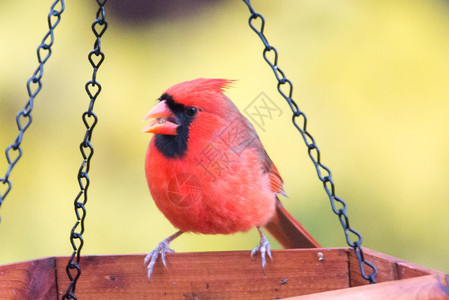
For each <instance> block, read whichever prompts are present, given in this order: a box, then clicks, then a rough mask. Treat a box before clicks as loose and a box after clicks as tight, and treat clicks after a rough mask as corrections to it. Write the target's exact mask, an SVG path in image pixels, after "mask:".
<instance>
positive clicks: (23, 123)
mask: <svg viewBox="0 0 449 300" xmlns="http://www.w3.org/2000/svg"><path fill="white" fill-rule="evenodd" d="M64 9H65V3H64V0H56V1H55V2H53V4H52V5H51V7H50V12H49V13H48V17H47V21H48V28H49V30H48V32H47V34H45V36H44V38H43V39H42V41H41V44H40V45H39V46H38V47H37V60H38V62H39V66H38V67H37V69H36V70H35V71H34V73H33V75H32V76H31V77H30V79H28V81H27V92H28V97H29V100H28V102H27V103H26V104H25V107H24V109H23V110H21V111H19V112H18V113H17V116H16V123H17V128H18V129H19V134H18V135H17V138H16V140H15V141H14V143H12V144H11V145H9V146H8V147H6V150H5V154H6V161H7V162H8V170H7V171H6V174H5V176H4V177H2V178H0V183H1V185H0V207H1V205H2V203H3V200H5V198H6V196H7V195H8V193H9V192H10V191H11V187H12V184H11V181H10V180H9V176H10V175H11V171H12V169H13V168H14V166H15V165H16V164H17V162H18V161H19V159H20V158H21V157H22V147H20V144H21V143H22V139H23V135H24V133H25V131H26V130H27V129H28V127H30V124H31V122H32V117H31V111H32V110H33V106H34V99H35V98H36V96H37V94H39V92H40V91H41V89H42V82H41V79H42V76H43V75H44V64H45V63H46V62H47V61H48V59H49V58H50V56H51V53H52V51H51V46H53V42H54V40H55V37H54V30H55V28H56V26H58V24H59V22H60V21H61V14H62V13H63V11H64ZM3 186H6V189H5V190H4V191H3V192H2V191H1V189H2V188H3ZM0 220H1V219H0Z"/></svg>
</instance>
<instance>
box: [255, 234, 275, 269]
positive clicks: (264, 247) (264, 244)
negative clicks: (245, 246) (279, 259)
mask: <svg viewBox="0 0 449 300" xmlns="http://www.w3.org/2000/svg"><path fill="white" fill-rule="evenodd" d="M259 233H260V243H259V245H257V247H254V248H253V250H251V257H253V256H254V254H256V253H257V252H260V257H261V259H262V271H263V273H264V274H265V266H266V264H267V260H266V254H268V256H269V257H270V259H272V257H271V247H270V243H269V242H268V240H267V238H266V237H265V236H264V235H263V233H262V231H260V230H259Z"/></svg>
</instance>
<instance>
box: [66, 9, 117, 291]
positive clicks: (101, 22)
mask: <svg viewBox="0 0 449 300" xmlns="http://www.w3.org/2000/svg"><path fill="white" fill-rule="evenodd" d="M106 1H107V0H103V1H100V0H97V3H98V5H99V8H98V11H97V14H96V20H95V21H94V22H93V23H92V27H91V28H92V32H93V33H94V35H95V43H94V49H93V50H92V51H91V52H89V55H88V60H89V63H90V64H91V66H92V68H93V72H92V79H91V80H89V81H88V82H87V83H86V85H85V90H86V93H87V95H88V96H89V99H90V102H89V107H88V109H87V111H85V112H84V113H83V114H82V119H83V124H84V126H85V127H86V133H85V135H84V138H83V140H82V142H81V144H80V151H81V155H82V157H83V161H82V163H81V167H80V168H79V170H78V176H77V177H78V184H79V186H80V191H79V193H78V195H77V196H76V197H75V201H74V203H73V204H74V208H75V215H76V222H75V225H74V226H73V227H72V229H71V231H70V243H71V245H72V248H73V253H72V255H71V256H70V258H69V261H68V263H67V266H66V273H67V276H68V277H69V280H70V283H69V286H68V287H67V291H66V293H65V294H64V296H63V297H62V299H77V298H76V296H75V289H76V283H77V280H78V279H79V277H80V275H81V267H80V265H79V263H80V258H81V250H82V248H83V245H84V239H83V233H84V229H85V228H84V220H85V218H86V203H87V190H88V188H89V185H90V178H89V176H88V173H89V170H90V161H91V159H92V156H93V154H94V147H93V146H92V143H91V139H92V132H93V130H94V128H95V125H96V124H97V122H98V117H97V115H96V114H95V113H94V112H93V109H94V104H95V100H96V99H97V97H98V95H99V94H100V92H101V85H100V83H99V82H98V81H97V72H98V69H99V68H100V66H101V64H102V63H103V61H104V57H105V55H104V53H103V52H102V51H101V37H102V36H103V34H104V33H105V31H106V29H107V27H108V23H107V22H106V19H105V10H104V5H105V4H106Z"/></svg>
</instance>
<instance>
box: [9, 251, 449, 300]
mask: <svg viewBox="0 0 449 300" xmlns="http://www.w3.org/2000/svg"><path fill="white" fill-rule="evenodd" d="M364 251H365V256H366V259H369V260H370V261H371V262H372V263H373V264H375V265H376V266H377V269H378V276H377V282H378V283H376V284H371V285H370V284H367V281H366V280H364V279H363V278H362V277H361V275H360V268H359V265H358V261H357V258H356V257H355V255H354V253H353V251H352V249H350V248H315V249H286V250H274V251H273V259H272V260H268V262H267V266H266V269H265V274H263V272H262V269H261V265H260V258H259V257H255V258H254V259H251V258H250V255H249V251H230V252H200V253H171V254H168V255H167V268H165V267H164V266H163V265H162V264H160V263H158V264H156V267H155V269H154V273H153V275H152V277H151V282H148V279H147V277H146V269H145V267H144V266H143V264H142V262H143V259H144V255H108V256H83V257H82V258H81V262H80V265H82V268H83V273H82V276H81V277H80V279H79V280H78V284H77V289H76V296H77V297H78V299H286V298H288V299H298V300H299V299H384V300H385V299H449V285H448V283H449V275H448V274H444V273H442V272H439V271H434V270H430V269H427V268H424V267H421V266H418V265H415V264H412V263H409V262H406V261H403V260H400V259H397V258H394V257H391V256H388V255H384V254H382V253H379V252H375V251H373V250H369V249H366V248H365V249H364ZM67 260H68V257H47V258H41V259H36V260H31V261H26V262H19V263H13V264H8V265H3V266H0V299H49V300H50V299H60V298H61V296H62V295H63V294H64V293H65V289H66V287H67V285H68V283H69V281H68V278H67V275H66V272H65V268H66V264H67Z"/></svg>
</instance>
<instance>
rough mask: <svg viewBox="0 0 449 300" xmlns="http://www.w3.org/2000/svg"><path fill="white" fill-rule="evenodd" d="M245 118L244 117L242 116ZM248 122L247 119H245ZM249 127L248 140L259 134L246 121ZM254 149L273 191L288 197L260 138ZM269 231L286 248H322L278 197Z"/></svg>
mask: <svg viewBox="0 0 449 300" xmlns="http://www.w3.org/2000/svg"><path fill="white" fill-rule="evenodd" d="M241 116H242V117H243V115H241ZM243 118H244V117H243ZM245 120H246V118H245ZM246 122H247V123H246V124H247V126H248V130H247V132H248V138H250V135H252V134H254V135H256V136H257V133H256V131H255V129H254V127H253V126H252V125H251V123H250V122H249V121H248V120H246ZM252 147H253V148H254V149H256V151H257V152H258V153H259V157H260V159H261V160H262V167H263V170H264V172H266V173H268V176H269V179H270V187H271V190H272V191H273V192H274V193H276V194H279V195H284V196H286V193H285V191H284V188H283V183H284V181H283V180H282V177H281V175H280V174H279V171H278V169H277V168H276V166H275V165H274V163H273V161H272V160H271V159H270V157H269V156H268V154H267V152H266V151H265V149H264V147H263V145H262V142H261V141H260V139H259V137H258V136H257V138H255V139H253V143H252ZM264 227H265V228H266V229H267V231H268V232H269V233H270V234H271V235H272V236H273V237H274V238H275V239H276V240H277V241H278V242H279V244H281V245H282V247H284V248H320V247H321V246H320V244H318V242H317V241H316V240H315V239H314V238H313V237H312V236H311V235H310V233H309V232H307V230H306V229H305V228H304V226H302V225H301V224H300V223H299V222H298V221H297V220H296V219H295V218H294V217H293V216H292V215H291V214H290V213H289V212H288V211H287V210H286V209H285V208H284V206H283V205H282V203H281V201H280V200H279V198H277V197H276V212H275V214H274V216H273V217H272V218H271V219H270V221H269V222H268V223H267V224H265V226H264Z"/></svg>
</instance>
